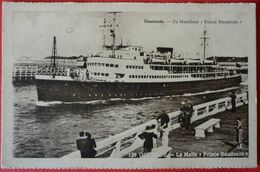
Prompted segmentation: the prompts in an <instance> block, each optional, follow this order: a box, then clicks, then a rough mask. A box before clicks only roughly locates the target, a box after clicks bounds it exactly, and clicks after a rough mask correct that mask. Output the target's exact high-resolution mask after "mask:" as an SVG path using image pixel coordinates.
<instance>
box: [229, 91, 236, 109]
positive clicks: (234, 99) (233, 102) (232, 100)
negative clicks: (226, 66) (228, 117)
mask: <svg viewBox="0 0 260 172" xmlns="http://www.w3.org/2000/svg"><path fill="white" fill-rule="evenodd" d="M230 98H231V105H232V110H231V111H232V112H236V98H237V96H236V95H235V92H234V91H233V92H232V94H230Z"/></svg>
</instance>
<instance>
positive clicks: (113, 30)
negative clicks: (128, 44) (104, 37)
mask: <svg viewBox="0 0 260 172" xmlns="http://www.w3.org/2000/svg"><path fill="white" fill-rule="evenodd" d="M108 13H112V14H113V24H112V29H111V30H110V32H111V36H112V38H113V42H112V58H115V49H116V26H117V24H116V15H117V14H118V13H121V12H108Z"/></svg>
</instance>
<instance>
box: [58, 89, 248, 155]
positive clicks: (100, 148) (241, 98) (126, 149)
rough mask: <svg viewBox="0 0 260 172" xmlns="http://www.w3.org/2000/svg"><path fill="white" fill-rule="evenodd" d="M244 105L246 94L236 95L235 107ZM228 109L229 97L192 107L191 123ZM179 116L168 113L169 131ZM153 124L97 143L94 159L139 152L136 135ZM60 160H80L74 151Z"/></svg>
mask: <svg viewBox="0 0 260 172" xmlns="http://www.w3.org/2000/svg"><path fill="white" fill-rule="evenodd" d="M244 104H248V95H247V94H246V93H244V94H239V95H237V97H236V106H237V107H238V106H242V105H244ZM228 109H231V98H230V97H226V98H222V99H218V100H214V101H210V102H207V103H203V104H199V105H195V106H193V110H194V112H193V114H192V116H191V123H193V122H195V121H197V120H200V119H202V118H205V117H208V116H211V115H215V114H217V113H220V112H224V111H226V110H228ZM180 114H181V112H180V111H175V112H171V113H168V115H169V117H170V122H169V128H168V129H169V131H171V130H174V129H177V128H179V127H180V123H179V116H180ZM153 124H154V125H155V126H156V130H157V129H158V127H159V124H158V122H157V120H155V119H154V120H151V121H148V122H146V123H144V124H141V125H139V126H135V127H133V128H131V129H129V130H126V131H124V132H121V133H119V134H116V135H114V136H110V137H108V138H106V139H104V140H101V141H99V142H97V148H96V150H97V155H96V157H102V158H105V157H111V158H121V157H129V156H131V153H133V152H134V151H140V152H141V147H142V145H143V140H141V139H140V138H139V137H138V135H139V134H141V133H142V132H144V131H145V128H146V126H151V125H153ZM75 146H76V145H75ZM161 146H164V145H161ZM156 147H158V146H157V145H155V148H156ZM62 158H80V152H79V151H75V152H73V153H70V154H68V155H65V156H63V157H62Z"/></svg>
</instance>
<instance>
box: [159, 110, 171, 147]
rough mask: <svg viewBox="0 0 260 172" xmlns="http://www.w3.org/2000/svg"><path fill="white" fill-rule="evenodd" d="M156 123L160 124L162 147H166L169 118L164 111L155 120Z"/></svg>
mask: <svg viewBox="0 0 260 172" xmlns="http://www.w3.org/2000/svg"><path fill="white" fill-rule="evenodd" d="M156 120H157V122H160V127H159V129H160V137H161V138H162V145H163V146H168V142H169V137H168V135H169V123H170V117H169V115H168V114H167V113H166V111H165V110H163V111H162V113H161V114H160V116H159V117H157V118H156Z"/></svg>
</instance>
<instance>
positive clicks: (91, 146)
mask: <svg viewBox="0 0 260 172" xmlns="http://www.w3.org/2000/svg"><path fill="white" fill-rule="evenodd" d="M85 136H86V156H87V158H95V156H96V154H97V151H96V150H95V148H96V147H97V145H96V141H95V140H94V139H92V138H91V134H90V133H89V132H86V133H85Z"/></svg>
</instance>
